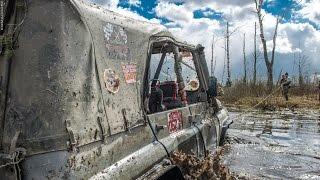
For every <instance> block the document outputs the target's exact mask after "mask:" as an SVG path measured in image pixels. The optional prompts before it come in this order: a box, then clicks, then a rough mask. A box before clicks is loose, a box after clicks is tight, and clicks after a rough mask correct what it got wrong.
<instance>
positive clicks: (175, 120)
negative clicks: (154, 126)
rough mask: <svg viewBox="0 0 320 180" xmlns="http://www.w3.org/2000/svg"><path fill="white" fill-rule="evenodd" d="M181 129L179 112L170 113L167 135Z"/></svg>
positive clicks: (181, 122) (181, 123)
mask: <svg viewBox="0 0 320 180" xmlns="http://www.w3.org/2000/svg"><path fill="white" fill-rule="evenodd" d="M182 129H183V121H182V113H181V111H172V112H170V113H168V130H169V133H174V132H177V131H180V130H182Z"/></svg>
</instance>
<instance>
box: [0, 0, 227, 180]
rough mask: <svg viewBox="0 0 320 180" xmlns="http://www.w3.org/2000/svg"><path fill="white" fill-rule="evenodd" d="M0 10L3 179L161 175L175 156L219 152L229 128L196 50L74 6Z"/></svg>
mask: <svg viewBox="0 0 320 180" xmlns="http://www.w3.org/2000/svg"><path fill="white" fill-rule="evenodd" d="M3 5H4V14H5V18H4V26H3V30H2V31H1V35H2V36H1V37H2V38H1V55H0V76H1V81H0V125H1V126H0V128H1V129H0V138H1V139H0V143H1V144H0V174H1V178H4V179H89V178H91V179H133V178H138V177H159V176H161V175H163V174H166V173H165V172H166V171H165V170H164V171H163V172H158V171H157V172H155V171H153V170H152V169H154V168H155V167H159V166H161V167H164V165H163V162H165V159H166V158H167V159H168V156H170V153H172V152H173V151H175V150H181V151H184V152H192V153H195V154H197V155H199V156H202V155H204V154H205V151H206V150H209V149H210V150H214V149H215V148H216V147H217V146H218V144H219V142H220V141H221V134H223V133H224V131H225V130H226V129H227V127H228V125H229V123H230V122H229V121H228V115H227V111H226V110H225V109H224V108H223V107H222V106H221V103H219V101H216V100H215V98H214V93H213V92H211V91H209V89H210V87H211V86H212V83H210V82H209V73H208V68H207V65H206V61H205V57H204V52H203V49H204V48H203V47H202V46H200V45H198V46H192V45H189V44H186V43H182V42H180V41H177V40H176V39H175V38H174V37H173V36H172V35H171V34H170V33H169V32H168V31H166V29H165V28H163V27H162V26H159V25H156V24H150V23H146V22H142V21H137V20H133V19H130V18H128V17H124V16H121V15H119V14H116V13H114V12H110V11H107V10H103V9H101V8H99V7H95V6H93V5H90V4H88V3H86V2H82V1H78V0H55V1H52V0H41V1H39V0H29V1H20V0H16V1H11V0H7V1H5V2H4V4H3ZM154 82H157V83H156V85H155V84H154ZM154 88H158V91H159V92H161V93H162V96H158V95H159V94H154V93H153V92H154V91H153V90H154ZM155 96H156V97H160V99H161V102H159V101H157V100H153V101H154V103H158V105H160V106H161V108H160V110H157V111H151V110H150V107H149V106H150V105H151V106H152V105H153V103H150V99H152V97H155ZM160 106H159V107H160ZM157 169H158V168H157ZM154 175H155V176H154Z"/></svg>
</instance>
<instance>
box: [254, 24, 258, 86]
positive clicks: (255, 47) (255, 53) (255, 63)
mask: <svg viewBox="0 0 320 180" xmlns="http://www.w3.org/2000/svg"><path fill="white" fill-rule="evenodd" d="M253 44H254V45H253V46H254V51H253V84H254V85H256V83H257V59H258V54H257V22H254V39H253Z"/></svg>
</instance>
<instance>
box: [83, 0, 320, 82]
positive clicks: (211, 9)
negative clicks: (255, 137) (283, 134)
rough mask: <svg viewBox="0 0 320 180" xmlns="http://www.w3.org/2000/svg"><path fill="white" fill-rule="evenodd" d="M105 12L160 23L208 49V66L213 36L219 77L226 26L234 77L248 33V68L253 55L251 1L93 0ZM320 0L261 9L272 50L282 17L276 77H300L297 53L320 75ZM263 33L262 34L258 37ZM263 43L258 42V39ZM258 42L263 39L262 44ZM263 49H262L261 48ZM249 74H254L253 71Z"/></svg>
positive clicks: (273, 1)
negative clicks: (282, 73) (283, 73)
mask: <svg viewBox="0 0 320 180" xmlns="http://www.w3.org/2000/svg"><path fill="white" fill-rule="evenodd" d="M89 1H94V2H96V3H98V4H100V5H102V6H104V7H105V8H107V9H110V10H112V11H116V12H118V13H121V14H124V15H127V16H130V17H132V18H137V19H140V20H145V21H151V22H153V23H159V24H162V25H163V26H165V27H167V28H168V30H169V31H170V32H172V33H173V34H174V35H175V36H177V37H178V38H180V39H182V40H184V41H187V42H189V43H192V44H198V43H199V44H202V45H203V46H204V47H205V48H206V55H207V60H208V63H210V59H211V56H210V54H211V44H212V38H211V37H212V36H215V39H216V41H215V42H214V45H215V46H214V47H215V48H214V52H215V53H214V54H215V55H214V56H215V59H217V68H216V69H217V72H216V74H217V76H218V77H219V76H221V74H222V71H223V66H224V62H225V60H224V54H225V53H224V49H223V48H222V46H223V36H224V33H225V25H226V22H227V21H228V22H229V24H230V25H231V27H230V29H231V31H233V30H234V31H235V33H234V34H233V35H232V36H231V39H230V42H231V47H230V49H231V51H230V54H231V67H232V73H233V77H240V76H241V74H242V73H243V69H241V68H239V67H241V65H242V63H243V61H242V60H243V54H242V44H243V43H242V42H243V37H244V35H243V34H246V35H247V36H246V37H247V39H246V47H247V49H246V54H247V56H248V57H247V59H248V61H249V63H248V64H249V67H248V68H249V69H250V68H251V66H252V63H251V64H250V62H251V60H252V52H253V40H252V39H253V37H252V34H253V32H254V22H255V21H257V17H256V14H255V13H254V1H253V0H89ZM319 7H320V0H265V2H264V4H263V15H264V29H265V35H266V39H267V44H268V49H272V36H273V32H274V24H275V21H276V17H278V16H281V17H282V19H281V23H280V25H279V30H278V38H277V47H276V62H275V68H274V70H275V74H277V73H278V72H279V71H280V70H281V69H282V70H284V71H289V72H290V73H291V74H295V73H296V63H295V62H296V59H294V58H293V57H294V56H295V55H298V54H303V55H306V56H308V63H306V64H308V66H306V67H305V71H308V73H309V74H312V73H314V72H317V71H318V72H320V60H319V59H318V57H319V56H320V53H319V51H320V8H319ZM258 33H259V32H258ZM258 38H259V37H258ZM258 40H259V39H258ZM258 48H259V49H261V44H259V45H258ZM258 64H259V68H260V69H261V70H260V71H259V72H260V76H261V79H263V78H264V76H265V65H264V62H263V58H262V56H261V57H260V61H259V62H258ZM249 72H250V70H249Z"/></svg>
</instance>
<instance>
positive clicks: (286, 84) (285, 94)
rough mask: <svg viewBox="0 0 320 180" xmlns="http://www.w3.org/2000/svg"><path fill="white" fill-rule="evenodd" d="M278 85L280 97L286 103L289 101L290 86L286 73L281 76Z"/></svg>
mask: <svg viewBox="0 0 320 180" xmlns="http://www.w3.org/2000/svg"><path fill="white" fill-rule="evenodd" d="M280 84H281V87H282V95H283V97H284V98H285V100H286V101H288V100H289V96H288V93H289V89H290V84H291V81H290V79H289V74H288V73H285V74H284V75H282V78H281V80H280Z"/></svg>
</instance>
